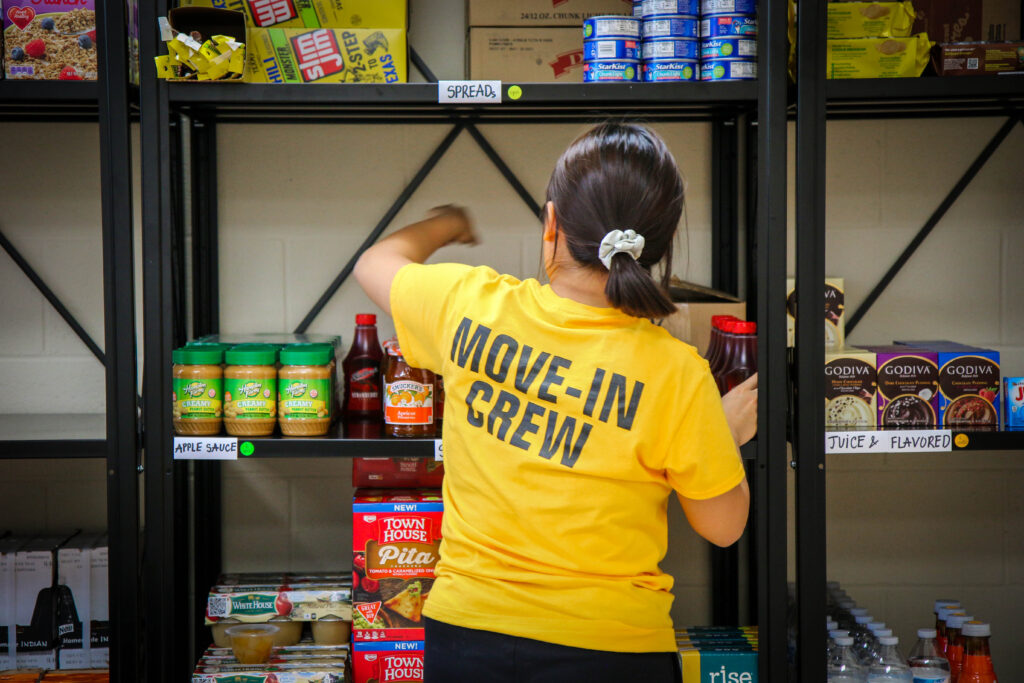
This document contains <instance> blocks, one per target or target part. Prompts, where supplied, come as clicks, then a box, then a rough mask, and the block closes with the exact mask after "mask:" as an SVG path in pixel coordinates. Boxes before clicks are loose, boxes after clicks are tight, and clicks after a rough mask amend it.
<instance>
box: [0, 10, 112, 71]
mask: <svg viewBox="0 0 1024 683" xmlns="http://www.w3.org/2000/svg"><path fill="white" fill-rule="evenodd" d="M0 3H2V6H3V12H4V22H3V25H4V39H3V62H4V76H5V77H6V78H20V79H27V80H48V81H56V80H62V81H83V80H85V81H95V80H96V0H46V1H45V2H40V0H0Z"/></svg>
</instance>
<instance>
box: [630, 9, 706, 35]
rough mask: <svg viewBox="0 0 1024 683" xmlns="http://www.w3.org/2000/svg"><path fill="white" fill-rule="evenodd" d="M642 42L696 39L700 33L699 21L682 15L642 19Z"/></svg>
mask: <svg viewBox="0 0 1024 683" xmlns="http://www.w3.org/2000/svg"><path fill="white" fill-rule="evenodd" d="M641 33H643V36H644V40H651V39H654V38H697V37H698V35H697V34H699V33H700V19H698V18H697V17H687V16H683V15H682V14H677V15H667V14H666V15H662V16H660V17H644V18H643V24H642V27H641Z"/></svg>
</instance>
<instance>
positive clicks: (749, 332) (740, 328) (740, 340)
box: [719, 322, 757, 394]
mask: <svg viewBox="0 0 1024 683" xmlns="http://www.w3.org/2000/svg"><path fill="white" fill-rule="evenodd" d="M733 330H734V339H733V343H732V352H731V353H730V357H729V359H728V361H727V363H726V365H725V367H723V368H722V372H721V377H722V381H721V382H720V384H719V388H720V389H721V391H722V393H723V394H727V393H729V392H730V391H732V390H733V389H734V388H735V387H736V385H738V384H742V383H743V382H744V381H745V380H747V379H748V378H749V377H751V376H752V375H754V374H755V373H756V372H757V323H752V322H736V323H733Z"/></svg>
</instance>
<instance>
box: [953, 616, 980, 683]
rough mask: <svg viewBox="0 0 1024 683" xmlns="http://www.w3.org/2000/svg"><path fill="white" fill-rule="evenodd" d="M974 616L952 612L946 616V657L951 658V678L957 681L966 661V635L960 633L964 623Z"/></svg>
mask: <svg viewBox="0 0 1024 683" xmlns="http://www.w3.org/2000/svg"><path fill="white" fill-rule="evenodd" d="M973 618H974V617H971V616H967V615H963V616H961V615H959V614H952V615H950V616H948V617H946V659H948V660H949V680H950V681H951V682H954V681H956V679H957V677H958V676H959V675H960V668H961V666H963V663H964V637H963V635H962V634H961V633H960V629H962V628H963V625H964V624H966V623H967V622H968V621H970V620H971V619H973Z"/></svg>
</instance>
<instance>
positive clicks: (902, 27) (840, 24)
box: [827, 2, 916, 39]
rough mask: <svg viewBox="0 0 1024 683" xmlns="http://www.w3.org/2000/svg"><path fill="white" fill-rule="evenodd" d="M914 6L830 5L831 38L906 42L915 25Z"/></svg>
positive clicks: (828, 34) (899, 3)
mask: <svg viewBox="0 0 1024 683" xmlns="http://www.w3.org/2000/svg"><path fill="white" fill-rule="evenodd" d="M915 16H916V14H915V13H914V4H913V3H912V2H830V3H828V33H827V37H828V38H830V39H832V38H905V37H907V36H909V35H910V29H911V27H912V26H913V24H914V17H915Z"/></svg>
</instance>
